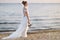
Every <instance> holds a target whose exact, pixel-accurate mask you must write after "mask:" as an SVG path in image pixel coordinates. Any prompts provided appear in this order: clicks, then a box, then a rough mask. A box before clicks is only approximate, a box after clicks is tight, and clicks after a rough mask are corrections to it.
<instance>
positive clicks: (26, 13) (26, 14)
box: [24, 11, 30, 24]
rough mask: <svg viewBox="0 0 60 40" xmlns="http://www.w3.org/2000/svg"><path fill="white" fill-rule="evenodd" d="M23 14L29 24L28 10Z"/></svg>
mask: <svg viewBox="0 0 60 40" xmlns="http://www.w3.org/2000/svg"><path fill="white" fill-rule="evenodd" d="M24 15H25V16H27V19H28V24H30V19H29V15H28V12H27V11H26V12H25V14H24Z"/></svg>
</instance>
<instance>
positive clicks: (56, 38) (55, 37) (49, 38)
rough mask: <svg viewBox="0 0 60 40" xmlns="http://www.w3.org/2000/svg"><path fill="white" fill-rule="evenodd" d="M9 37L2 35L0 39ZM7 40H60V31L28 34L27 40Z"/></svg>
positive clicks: (23, 39) (18, 39) (24, 39)
mask: <svg viewBox="0 0 60 40" xmlns="http://www.w3.org/2000/svg"><path fill="white" fill-rule="evenodd" d="M8 35H9V33H3V34H1V33H0V38H2V37H5V36H8ZM7 40H60V30H38V32H28V37H27V38H17V39H7Z"/></svg>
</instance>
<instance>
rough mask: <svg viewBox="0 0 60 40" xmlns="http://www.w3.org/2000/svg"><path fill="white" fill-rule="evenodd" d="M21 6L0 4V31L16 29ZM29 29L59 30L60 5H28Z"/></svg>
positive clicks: (17, 4) (20, 17)
mask: <svg viewBox="0 0 60 40" xmlns="http://www.w3.org/2000/svg"><path fill="white" fill-rule="evenodd" d="M22 14H23V12H22V5H21V4H19V3H13V4H12V3H0V30H9V29H11V30H12V29H17V28H18V25H19V24H20V22H21V19H22ZM29 15H30V20H31V23H32V26H31V28H30V29H45V28H46V29H47V28H60V3H40V4H39V3H35V4H29Z"/></svg>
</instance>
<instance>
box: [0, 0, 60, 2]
mask: <svg viewBox="0 0 60 40" xmlns="http://www.w3.org/2000/svg"><path fill="white" fill-rule="evenodd" d="M21 1H23V0H0V3H21ZM28 2H29V3H60V0H28Z"/></svg>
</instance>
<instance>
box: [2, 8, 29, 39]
mask: <svg viewBox="0 0 60 40" xmlns="http://www.w3.org/2000/svg"><path fill="white" fill-rule="evenodd" d="M25 11H27V10H25V8H24V12H25ZM28 28H29V27H28V20H27V17H26V16H24V17H23V19H22V21H21V24H20V25H18V29H17V30H16V31H15V32H13V33H12V34H10V35H9V36H7V37H4V38H2V39H14V38H19V37H27V30H28Z"/></svg>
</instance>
